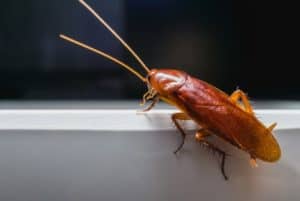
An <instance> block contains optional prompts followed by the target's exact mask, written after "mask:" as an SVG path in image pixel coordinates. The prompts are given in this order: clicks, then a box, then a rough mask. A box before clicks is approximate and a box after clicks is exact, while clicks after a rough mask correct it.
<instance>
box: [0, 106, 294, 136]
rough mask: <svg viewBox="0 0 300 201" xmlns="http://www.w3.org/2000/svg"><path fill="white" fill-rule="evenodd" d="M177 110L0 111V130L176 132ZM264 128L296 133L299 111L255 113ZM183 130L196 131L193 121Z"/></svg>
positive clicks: (187, 123) (257, 111) (185, 124)
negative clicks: (266, 126)
mask: <svg viewBox="0 0 300 201" xmlns="http://www.w3.org/2000/svg"><path fill="white" fill-rule="evenodd" d="M174 112H178V111H177V110H155V109H154V110H152V111H149V112H147V113H143V114H141V113H138V111H137V110H133V109H130V110H99V109H96V110H93V109H88V110H80V109H76V110H71V109H68V110H52V109H51V110H50V109H48V110H47V109H46V110H43V109H34V110H26V109H20V110H0V130H95V131H159V130H164V131H166V130H175V127H174V125H173V123H172V121H171V119H170V115H171V114H172V113H174ZM255 114H256V116H257V117H258V118H259V119H260V120H261V121H262V122H263V123H264V124H266V125H270V124H271V123H273V122H277V124H278V125H277V127H276V128H275V129H276V130H278V129H299V128H300V110H255ZM183 125H184V127H185V128H186V129H189V130H191V129H195V128H196V125H195V124H194V123H193V122H192V121H186V122H184V124H183Z"/></svg>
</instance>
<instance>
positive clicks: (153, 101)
mask: <svg viewBox="0 0 300 201" xmlns="http://www.w3.org/2000/svg"><path fill="white" fill-rule="evenodd" d="M158 101H159V96H155V97H154V98H153V99H152V102H151V104H150V105H149V106H148V107H147V108H146V109H144V110H143V111H142V112H148V111H149V110H151V109H152V108H153V107H154V106H155V104H156V103H157V102H158Z"/></svg>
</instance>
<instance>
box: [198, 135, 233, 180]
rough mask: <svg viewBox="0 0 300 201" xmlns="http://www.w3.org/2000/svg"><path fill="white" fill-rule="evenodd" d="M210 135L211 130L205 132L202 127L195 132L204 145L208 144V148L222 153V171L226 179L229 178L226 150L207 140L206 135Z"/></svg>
mask: <svg viewBox="0 0 300 201" xmlns="http://www.w3.org/2000/svg"><path fill="white" fill-rule="evenodd" d="M208 135H210V134H209V132H205V130H204V129H201V130H199V131H197V132H196V134H195V139H196V140H197V141H198V142H199V143H201V145H204V146H206V147H207V148H209V149H211V150H212V151H214V152H216V153H218V154H220V156H221V172H222V175H223V177H224V179H225V180H228V177H227V175H226V173H225V159H226V156H227V154H226V152H225V151H223V150H221V149H219V148H218V147H216V146H215V145H213V144H212V143H210V142H208V141H207V140H205V137H206V136H208Z"/></svg>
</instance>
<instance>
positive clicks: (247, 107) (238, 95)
mask: <svg viewBox="0 0 300 201" xmlns="http://www.w3.org/2000/svg"><path fill="white" fill-rule="evenodd" d="M240 99H242V103H243V108H244V110H245V111H246V112H248V113H250V114H254V113H253V109H252V106H251V104H250V102H249V100H248V97H247V95H246V94H245V93H244V92H243V91H242V90H240V89H237V90H236V91H234V92H233V93H232V94H231V96H230V100H231V101H233V102H234V103H235V104H237V105H238V106H240V105H239V104H238V101H239V100H240Z"/></svg>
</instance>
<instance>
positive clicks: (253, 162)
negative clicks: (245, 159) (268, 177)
mask: <svg viewBox="0 0 300 201" xmlns="http://www.w3.org/2000/svg"><path fill="white" fill-rule="evenodd" d="M250 165H251V167H253V168H256V167H257V166H258V165H257V162H256V159H255V158H253V157H251V159H250Z"/></svg>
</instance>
